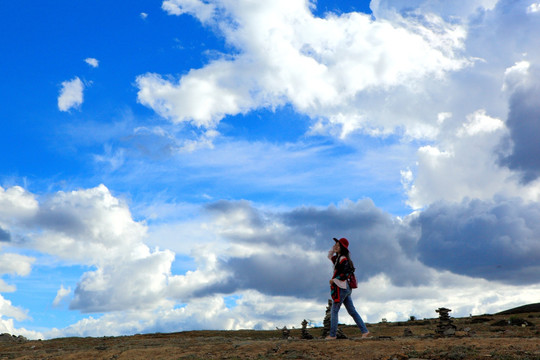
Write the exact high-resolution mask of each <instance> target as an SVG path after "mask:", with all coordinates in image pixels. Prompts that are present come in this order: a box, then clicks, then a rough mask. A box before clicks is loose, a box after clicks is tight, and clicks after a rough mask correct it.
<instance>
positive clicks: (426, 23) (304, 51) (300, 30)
mask: <svg viewBox="0 0 540 360" xmlns="http://www.w3.org/2000/svg"><path fill="white" fill-rule="evenodd" d="M163 7H164V8H165V9H166V10H167V11H168V12H169V13H170V14H175V15H180V14H184V13H189V14H192V15H194V16H196V17H198V18H199V19H200V20H201V21H203V23H204V22H208V21H210V17H211V16H213V17H212V18H211V19H212V21H214V22H215V23H216V24H217V25H218V27H219V29H221V31H222V32H223V34H224V35H225V37H226V40H227V42H228V43H230V44H231V45H232V46H234V47H235V48H237V49H238V50H239V51H240V54H239V55H236V56H233V57H232V58H226V57H224V58H223V59H219V60H215V61H213V62H211V63H210V64H208V65H207V66H205V67H203V68H201V69H195V70H191V71H190V72H189V73H188V74H187V75H185V76H183V77H182V78H180V79H179V80H178V81H172V80H170V79H166V78H164V77H162V76H160V75H157V74H145V75H141V76H139V77H138V78H137V86H138V87H139V93H138V100H139V102H140V103H142V104H144V105H146V106H148V107H151V108H152V109H154V110H155V111H156V112H157V113H159V114H160V115H161V116H163V117H166V118H169V119H170V120H171V121H173V122H176V123H180V122H192V123H193V124H194V125H196V126H198V127H205V128H214V127H216V126H217V124H218V123H219V121H220V120H221V119H222V118H223V117H224V116H226V115H235V114H239V113H245V112H247V111H250V110H253V109H257V108H261V107H269V108H274V107H277V106H281V105H284V104H286V103H291V104H293V106H294V107H295V108H296V109H297V110H298V111H299V112H301V113H305V114H308V115H309V116H311V117H313V118H314V119H321V118H322V119H328V121H329V122H330V123H334V124H336V125H337V126H340V127H341V126H342V127H343V133H342V134H341V135H345V134H347V133H350V132H352V131H355V130H357V129H361V128H364V127H366V128H368V129H369V128H380V129H383V133H384V132H388V131H392V130H393V129H394V127H395V126H398V123H397V122H395V121H394V120H392V119H390V120H388V119H386V120H384V119H382V118H378V117H377V118H375V119H373V118H369V117H366V116H364V114H365V110H364V109H363V105H364V103H363V102H362V101H358V99H357V96H358V95H359V94H361V93H363V92H367V91H376V90H377V89H388V88H394V87H399V88H400V91H402V92H403V91H405V92H410V91H411V89H414V88H415V86H416V84H417V83H418V82H422V81H423V80H424V79H426V78H431V77H436V78H443V77H444V76H445V74H446V73H447V72H449V71H455V70H458V69H460V68H462V67H464V66H466V65H467V63H468V62H467V60H465V59H464V58H463V57H461V56H460V55H459V53H460V51H461V49H462V42H463V39H464V37H465V34H466V33H465V30H464V28H462V27H461V26H459V25H452V24H449V23H446V22H444V21H442V20H441V19H440V18H438V17H436V16H433V15H431V16H429V17H425V18H424V19H422V20H419V19H413V18H406V17H400V18H399V21H395V22H390V21H388V20H385V19H377V20H375V21H374V20H372V19H371V18H370V17H369V15H365V14H361V13H350V14H343V15H342V16H340V17H337V16H334V15H329V16H328V17H327V18H325V19H321V18H316V17H314V16H313V15H312V13H311V12H310V10H309V8H308V6H307V2H306V1H303V0H296V1H293V2H291V1H277V2H260V3H257V6H247V4H246V3H245V2H243V1H241V2H238V3H234V4H229V3H221V2H218V1H211V2H206V3H203V2H200V1H195V0H191V1H187V0H186V1H182V0H176V1H165V2H164V3H163ZM216 8H219V10H220V11H214V10H215V9H216ZM223 14H227V15H228V16H224V17H223V16H222V15H223ZM228 18H232V19H233V23H234V24H233V23H231V22H229V20H226V19H228ZM366 121H369V122H370V123H371V124H370V125H368V124H366ZM323 125H324V124H323ZM319 129H324V127H320V126H319Z"/></svg>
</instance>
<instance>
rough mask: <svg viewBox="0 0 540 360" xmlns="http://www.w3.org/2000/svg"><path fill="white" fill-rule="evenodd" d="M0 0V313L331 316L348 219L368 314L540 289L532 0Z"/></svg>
mask: <svg viewBox="0 0 540 360" xmlns="http://www.w3.org/2000/svg"><path fill="white" fill-rule="evenodd" d="M0 16H1V17H2V19H1V21H0V33H1V34H2V36H1V37H0V48H1V49H2V53H3V54H4V56H2V60H0V61H1V64H2V66H1V67H0V71H1V72H2V74H1V75H2V79H3V81H2V82H1V83H0V96H1V98H2V111H1V112H0V117H1V124H2V131H1V132H0V134H1V135H0V136H1V141H0V146H1V147H2V148H1V150H2V151H1V153H2V154H3V155H2V161H1V162H0V166H1V168H0V332H9V333H14V334H22V335H25V336H27V337H30V338H51V337H58V336H104V335H120V334H133V333H141V332H153V331H161V332H167V331H182V330H192V329H239V328H257V329H259V328H260V329H263V328H268V329H271V328H275V327H276V326H279V327H281V326H285V325H287V326H297V325H298V324H299V323H300V322H301V321H302V320H303V319H304V318H308V319H319V318H320V319H321V321H322V316H323V309H324V307H325V304H326V300H327V298H328V289H327V288H326V285H325V284H327V277H328V276H329V275H330V272H331V268H330V265H329V264H328V263H327V262H328V261H327V260H326V252H327V250H328V249H329V247H330V246H331V245H332V243H333V242H332V240H331V239H332V237H342V236H345V237H347V238H349V240H350V241H351V249H352V253H353V257H354V258H355V259H356V262H357V263H361V264H363V266H362V274H361V276H360V278H359V280H360V281H361V286H360V290H358V291H355V294H354V299H355V301H356V302H357V303H358V304H359V306H358V307H359V310H360V312H361V314H362V316H363V317H364V319H365V320H366V321H368V322H375V321H380V319H381V318H387V319H388V320H401V319H406V318H408V317H409V316H411V315H414V316H416V317H433V316H435V315H436V314H434V309H436V308H438V307H440V306H446V307H449V308H451V309H453V310H454V313H453V314H454V315H456V316H459V315H468V314H470V313H486V312H495V311H499V310H503V309H505V308H508V307H512V306H517V305H521V304H524V303H529V302H537V301H538V297H539V295H540V282H539V281H538V279H537V276H536V274H537V273H538V270H539V269H538V265H537V264H538V260H540V241H539V239H540V227H539V226H538V225H537V223H538V222H537V221H536V219H537V217H536V215H537V214H540V206H539V203H538V201H539V197H540V181H539V180H538V177H539V176H540V162H538V160H537V159H539V158H540V157H538V156H536V155H535V154H539V153H540V146H538V144H537V141H536V138H535V137H534V136H533V137H531V134H535V133H536V132H537V130H538V124H539V123H540V103H539V102H538V100H537V99H538V95H539V94H540V92H539V90H538V89H539V85H538V76H537V75H538V71H539V70H538V62H539V59H540V53H539V50H538V49H540V46H539V45H540V44H539V42H540V40H539V39H538V38H535V37H533V36H530V34H534V33H536V32H537V31H538V30H540V29H539V28H540V3H538V2H537V1H535V0H527V1H524V0H520V1H503V0H475V1H467V2H452V3H447V2H442V1H435V0H417V1H401V0H396V1H388V0H376V1H375V0H373V1H307V0H295V1H291V0H288V1H285V0H283V1H275V2H272V3H256V2H255V3H254V2H251V1H248V0H245V1H244V0H242V1H238V2H227V1H221V0H207V1H201V0H191V1H188V0H164V1H154V2H148V1H130V2H127V1H121V2H112V3H111V2H106V1H93V2H91V3H84V2H77V3H73V2H68V1H55V2H54V3H53V4H51V3H46V2H43V1H38V2H34V3H32V5H31V6H24V7H21V6H20V5H19V4H16V3H15V2H9V1H7V2H6V1H5V2H2V4H1V5H0ZM449 250H451V251H449ZM503 255H504V256H503ZM298 258H301V259H302V263H303V265H302V266H301V269H302V270H301V274H297V272H298V267H297V266H295V261H296V260H295V259H298ZM295 276H301V277H302V279H303V280H302V281H300V283H299V280H298V279H297V278H295ZM283 284H287V285H286V286H285V285H283Z"/></svg>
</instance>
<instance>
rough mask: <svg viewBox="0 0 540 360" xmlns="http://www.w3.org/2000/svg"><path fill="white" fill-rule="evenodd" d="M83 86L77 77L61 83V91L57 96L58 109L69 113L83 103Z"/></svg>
mask: <svg viewBox="0 0 540 360" xmlns="http://www.w3.org/2000/svg"><path fill="white" fill-rule="evenodd" d="M83 90H84V84H83V82H82V81H81V79H79V78H78V77H75V78H74V79H72V80H69V81H63V82H62V89H61V90H60V95H59V96H58V109H59V110H60V111H69V110H70V109H72V108H78V107H79V106H81V104H82V103H83Z"/></svg>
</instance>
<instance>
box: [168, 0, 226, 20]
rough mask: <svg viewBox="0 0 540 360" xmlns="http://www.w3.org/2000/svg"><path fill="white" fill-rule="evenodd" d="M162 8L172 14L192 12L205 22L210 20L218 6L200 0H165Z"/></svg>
mask: <svg viewBox="0 0 540 360" xmlns="http://www.w3.org/2000/svg"><path fill="white" fill-rule="evenodd" d="M161 8H162V9H163V10H165V11H166V12H167V13H169V14H170V15H182V14H191V15H193V16H195V17H197V18H198V19H199V20H200V21H201V22H203V23H204V22H206V21H209V20H210V19H211V18H212V16H213V15H214V12H215V11H216V6H215V5H214V4H212V3H211V2H202V1H199V0H165V1H163V3H162V4H161Z"/></svg>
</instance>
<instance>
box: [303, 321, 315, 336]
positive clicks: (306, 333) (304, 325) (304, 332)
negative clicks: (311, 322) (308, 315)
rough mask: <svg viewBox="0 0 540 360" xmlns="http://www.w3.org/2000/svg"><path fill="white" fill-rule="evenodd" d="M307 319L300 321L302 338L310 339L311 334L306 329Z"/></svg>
mask: <svg viewBox="0 0 540 360" xmlns="http://www.w3.org/2000/svg"><path fill="white" fill-rule="evenodd" d="M307 324H308V322H307V320H306V319H304V321H302V339H306V340H311V339H313V335H311V334H310V333H309V332H308V331H307Z"/></svg>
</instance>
